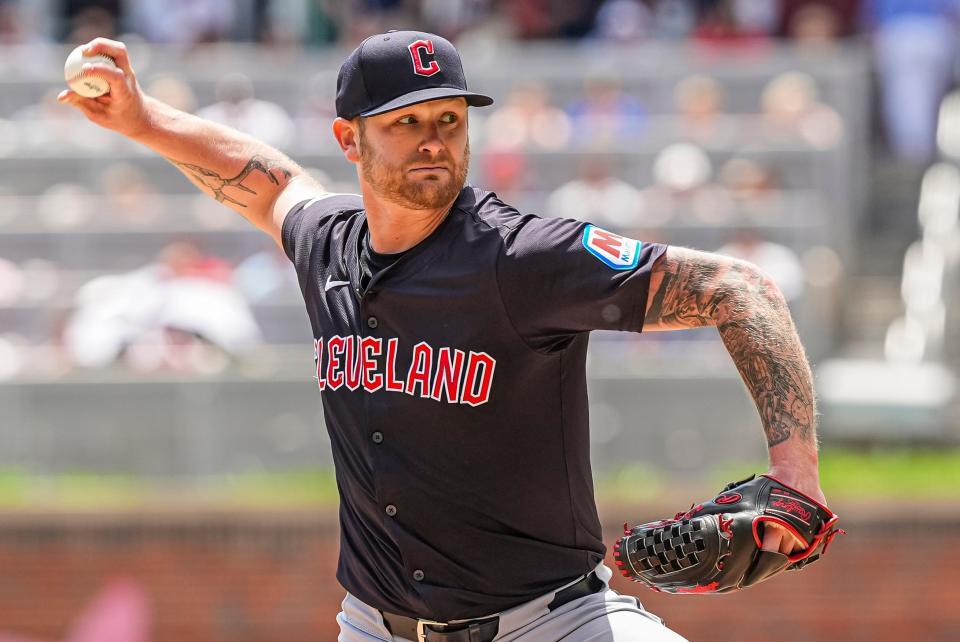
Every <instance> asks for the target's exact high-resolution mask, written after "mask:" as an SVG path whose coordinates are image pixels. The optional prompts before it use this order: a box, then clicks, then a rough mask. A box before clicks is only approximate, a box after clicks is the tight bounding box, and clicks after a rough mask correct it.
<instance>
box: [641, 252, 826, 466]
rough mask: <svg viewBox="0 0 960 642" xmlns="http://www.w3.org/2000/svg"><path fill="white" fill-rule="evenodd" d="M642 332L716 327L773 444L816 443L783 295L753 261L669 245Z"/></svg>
mask: <svg viewBox="0 0 960 642" xmlns="http://www.w3.org/2000/svg"><path fill="white" fill-rule="evenodd" d="M649 298H650V301H649V303H648V306H647V313H646V317H645V320H644V328H645V329H652V330H679V329H685V328H697V327H703V326H716V327H717V329H718V330H719V332H720V337H721V339H722V340H723V343H724V345H725V346H726V348H727V351H728V352H729V353H730V356H731V357H732V358H733V361H734V363H735V364H736V366H737V369H738V370H739V371H740V376H741V377H742V378H743V381H744V383H745V384H746V385H747V388H748V389H749V391H750V394H751V396H752V397H753V400H754V402H755V403H756V405H757V410H758V411H759V412H760V419H761V421H762V423H763V428H764V432H765V433H766V437H767V446H768V447H772V446H775V445H777V444H780V443H783V442H785V441H787V440H788V439H791V438H795V439H799V440H803V441H806V442H809V443H811V444H813V447H814V448H815V440H816V427H815V423H814V422H815V417H816V407H815V399H814V392H813V378H812V376H811V373H810V366H809V364H808V363H807V359H806V355H805V354H804V352H803V346H802V345H801V344H800V339H799V337H798V336H797V331H796V328H795V327H794V325H793V320H792V319H791V317H790V311H789V310H788V308H787V304H786V301H785V300H784V298H783V295H782V294H781V293H780V290H779V289H778V288H777V287H776V285H775V284H773V282H772V281H770V280H769V279H768V278H766V277H765V276H764V275H763V274H762V273H761V272H759V271H758V270H757V269H756V268H754V267H753V266H752V265H750V264H749V263H745V262H742V261H738V260H736V259H731V258H728V257H724V256H720V255H715V254H707V253H702V252H695V251H692V250H684V249H682V248H673V247H671V248H670V249H669V250H668V252H667V254H666V255H665V256H664V257H663V258H662V259H661V260H660V263H659V266H658V267H655V268H654V275H653V278H652V279H651V290H650V294H649Z"/></svg>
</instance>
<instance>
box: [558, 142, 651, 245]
mask: <svg viewBox="0 0 960 642" xmlns="http://www.w3.org/2000/svg"><path fill="white" fill-rule="evenodd" d="M612 165H613V163H612V159H610V158H609V157H605V156H599V155H590V156H586V157H584V158H583V160H581V161H580V172H579V173H580V176H579V177H578V178H576V179H574V180H572V181H569V182H567V183H565V184H563V185H561V186H560V187H559V188H557V190H556V191H554V192H553V193H552V194H551V195H550V196H549V198H548V199H547V213H548V214H549V215H550V216H557V217H563V218H575V219H580V220H582V221H589V222H591V223H595V224H596V225H599V226H600V227H604V228H607V229H610V230H613V231H618V232H622V233H627V234H629V233H630V231H631V230H635V229H637V228H638V227H640V226H641V225H642V224H643V223H644V221H643V213H644V208H643V195H642V193H641V192H640V190H638V189H637V188H636V187H634V186H633V185H630V184H629V183H627V182H626V181H624V180H621V179H620V178H617V177H616V176H614V175H613V171H612V170H613V167H612Z"/></svg>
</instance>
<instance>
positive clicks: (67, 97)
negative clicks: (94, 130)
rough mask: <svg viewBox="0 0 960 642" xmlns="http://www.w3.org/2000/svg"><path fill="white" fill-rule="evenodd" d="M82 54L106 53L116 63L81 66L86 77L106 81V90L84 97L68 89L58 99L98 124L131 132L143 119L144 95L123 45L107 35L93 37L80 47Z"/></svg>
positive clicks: (96, 63) (123, 131) (93, 63)
mask: <svg viewBox="0 0 960 642" xmlns="http://www.w3.org/2000/svg"><path fill="white" fill-rule="evenodd" d="M82 53H83V55H84V56H95V55H98V54H100V55H104V56H108V57H110V58H111V59H112V60H113V61H114V62H115V63H116V66H113V65H110V64H106V63H104V62H88V63H84V64H83V66H82V68H81V69H82V72H83V74H84V75H85V76H92V77H96V78H99V79H102V80H103V81H104V82H106V83H107V84H108V86H109V88H110V89H109V91H108V92H107V93H106V94H104V95H102V96H97V97H95V98H85V97H83V96H81V95H79V94H78V93H77V92H75V91H73V90H70V89H67V90H64V91H62V92H60V95H59V96H57V100H58V101H59V102H61V103H63V104H66V105H70V106H71V107H75V108H77V109H79V110H80V111H81V112H83V114H84V115H85V116H86V117H87V118H88V119H90V120H91V121H92V122H94V123H96V124H97V125H100V126H101V127H106V128H107V129H113V130H115V131H117V132H119V133H121V134H125V135H131V134H133V133H134V132H136V131H137V130H138V128H140V127H141V126H142V124H143V121H144V104H143V102H144V97H143V93H142V92H141V90H140V86H139V84H138V83H137V77H136V74H135V73H134V71H133V68H132V67H131V65H130V57H129V55H128V54H127V48H126V45H124V44H123V43H122V42H117V41H115V40H109V39H107V38H95V39H94V40H92V41H90V43H89V44H87V45H86V46H85V47H84V48H83V50H82ZM107 62H109V61H107Z"/></svg>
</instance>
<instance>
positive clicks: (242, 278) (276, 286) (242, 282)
mask: <svg viewBox="0 0 960 642" xmlns="http://www.w3.org/2000/svg"><path fill="white" fill-rule="evenodd" d="M233 285H234V286H235V287H236V288H237V290H239V291H240V292H241V293H242V294H243V296H244V297H245V298H246V299H247V301H249V302H250V303H254V304H255V303H260V302H262V301H264V300H265V299H268V298H270V297H271V296H273V295H275V294H277V293H278V292H282V291H283V290H284V289H287V290H288V291H291V292H297V291H299V283H298V282H297V272H296V270H294V269H293V267H292V266H291V265H290V259H288V258H287V255H286V254H285V253H284V251H283V250H282V249H281V248H280V246H279V245H276V244H274V243H271V244H270V248H269V249H266V250H263V251H262V252H257V253H256V254H251V255H250V256H248V257H247V258H245V259H244V260H243V261H241V262H240V264H239V265H238V266H237V268H236V269H235V270H234V271H233Z"/></svg>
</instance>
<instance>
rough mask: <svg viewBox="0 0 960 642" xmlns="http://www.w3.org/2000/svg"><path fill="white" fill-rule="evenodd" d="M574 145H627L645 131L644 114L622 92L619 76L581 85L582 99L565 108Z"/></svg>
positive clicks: (597, 78) (637, 103)
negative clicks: (568, 116) (582, 86)
mask: <svg viewBox="0 0 960 642" xmlns="http://www.w3.org/2000/svg"><path fill="white" fill-rule="evenodd" d="M567 113H568V114H569V115H570V120H571V125H572V132H573V140H574V142H577V143H580V144H585V145H597V146H602V145H608V144H611V143H620V144H622V143H628V142H631V141H636V140H638V139H640V138H641V137H642V136H643V134H644V132H645V131H646V127H647V110H646V108H645V107H644V106H643V105H642V104H641V103H640V101H639V100H637V99H636V98H634V97H633V96H630V95H628V94H626V93H625V92H624V91H623V80H622V78H621V77H620V76H619V75H614V74H612V73H611V74H607V75H602V76H601V75H595V76H590V77H587V79H586V80H585V81H584V88H583V98H581V99H580V100H578V101H576V102H574V103H573V104H571V105H570V106H569V107H568V108H567Z"/></svg>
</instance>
